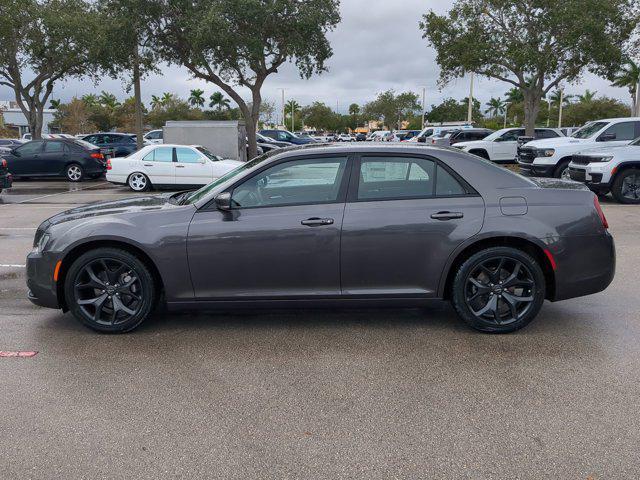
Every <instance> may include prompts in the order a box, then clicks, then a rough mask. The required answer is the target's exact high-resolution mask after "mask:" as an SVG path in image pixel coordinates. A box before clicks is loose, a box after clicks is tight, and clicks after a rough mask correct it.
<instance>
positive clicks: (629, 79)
mask: <svg viewBox="0 0 640 480" xmlns="http://www.w3.org/2000/svg"><path fill="white" fill-rule="evenodd" d="M611 80H612V85H613V86H614V87H621V88H626V89H627V90H628V91H629V95H631V115H640V111H638V83H640V65H638V64H637V63H636V62H634V61H633V60H631V59H628V60H627V62H626V64H625V65H623V67H622V68H621V69H620V70H619V71H618V72H616V73H615V75H613V77H612V78H611Z"/></svg>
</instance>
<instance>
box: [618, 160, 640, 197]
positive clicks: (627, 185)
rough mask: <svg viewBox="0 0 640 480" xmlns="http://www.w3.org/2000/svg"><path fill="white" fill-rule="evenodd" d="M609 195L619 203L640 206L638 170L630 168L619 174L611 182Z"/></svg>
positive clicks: (639, 170) (639, 174)
mask: <svg viewBox="0 0 640 480" xmlns="http://www.w3.org/2000/svg"><path fill="white" fill-rule="evenodd" d="M611 193H612V194H613V197H614V198H615V199H616V201H618V202H620V203H628V204H640V169H638V168H630V169H628V170H624V171H623V172H622V173H620V174H619V175H618V176H617V177H616V179H615V180H614V181H613V186H612V188H611Z"/></svg>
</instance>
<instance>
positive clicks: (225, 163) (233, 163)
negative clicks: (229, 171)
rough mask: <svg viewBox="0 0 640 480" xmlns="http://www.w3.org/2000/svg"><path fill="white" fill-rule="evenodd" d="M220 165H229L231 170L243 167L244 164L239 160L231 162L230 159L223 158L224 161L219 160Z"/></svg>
mask: <svg viewBox="0 0 640 480" xmlns="http://www.w3.org/2000/svg"><path fill="white" fill-rule="evenodd" d="M220 163H221V164H222V165H229V166H230V167H233V168H236V167H239V166H240V165H244V162H241V161H240V160H231V159H230V158H225V159H224V160H220Z"/></svg>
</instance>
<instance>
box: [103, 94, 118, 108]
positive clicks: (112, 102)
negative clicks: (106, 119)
mask: <svg viewBox="0 0 640 480" xmlns="http://www.w3.org/2000/svg"><path fill="white" fill-rule="evenodd" d="M99 101H100V105H102V106H103V107H108V108H111V109H116V108H117V107H118V106H119V105H120V102H118V98H117V97H116V96H115V95H114V94H113V93H109V92H105V91H104V90H102V92H100V97H99Z"/></svg>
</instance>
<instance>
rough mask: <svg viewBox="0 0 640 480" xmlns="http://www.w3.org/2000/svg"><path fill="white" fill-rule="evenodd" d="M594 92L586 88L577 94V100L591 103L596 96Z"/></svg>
mask: <svg viewBox="0 0 640 480" xmlns="http://www.w3.org/2000/svg"><path fill="white" fill-rule="evenodd" d="M596 93H598V92H592V91H591V90H589V89H588V88H587V89H586V90H585V91H584V93H583V94H582V95H578V101H579V102H580V103H591V102H592V101H593V99H594V98H596Z"/></svg>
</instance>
